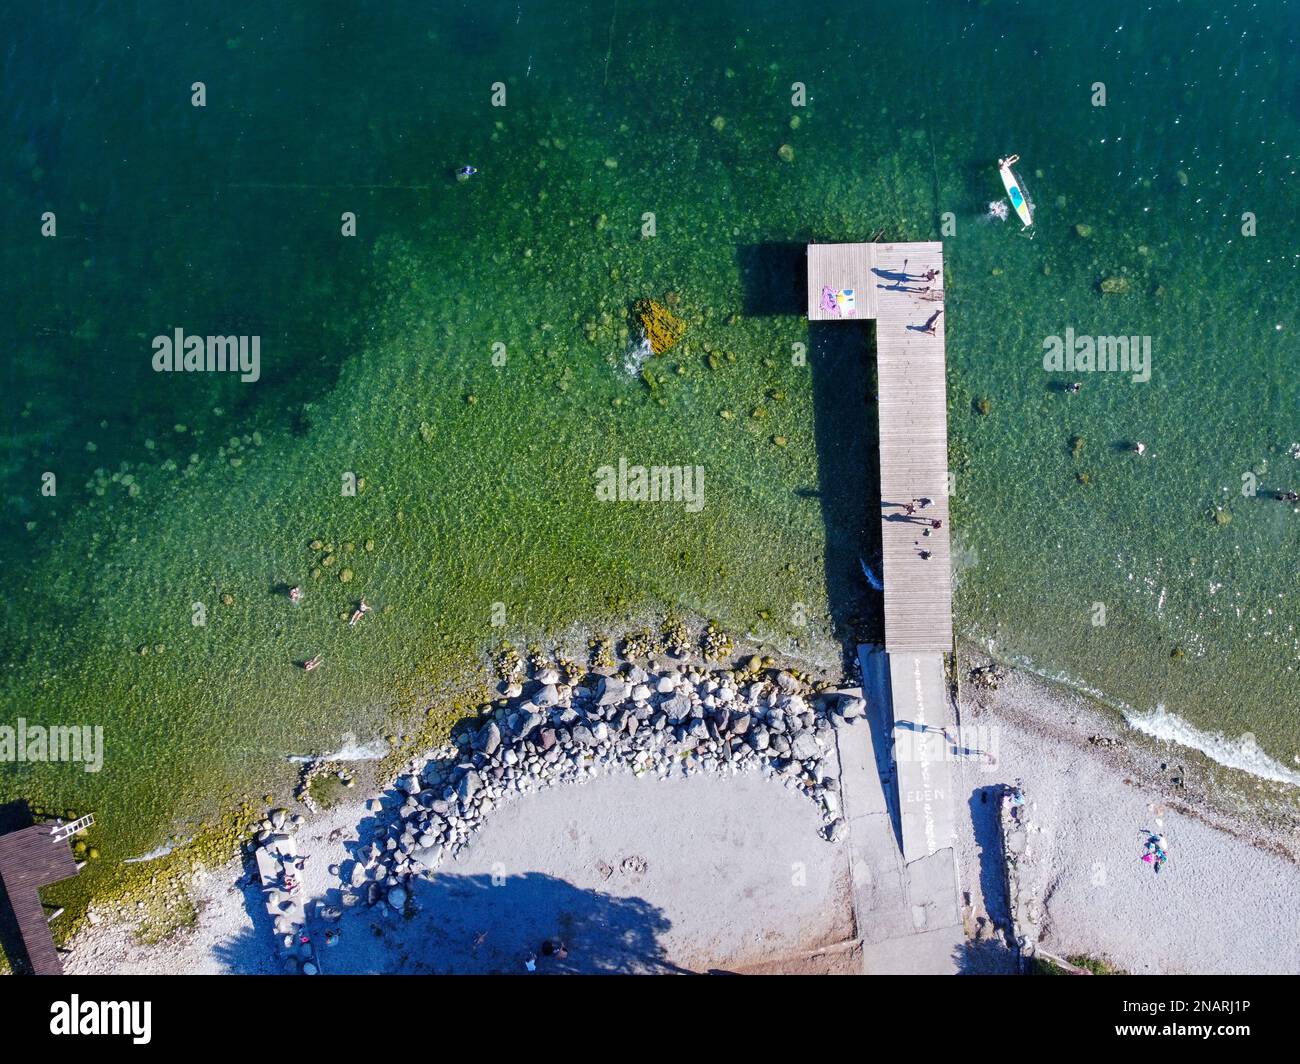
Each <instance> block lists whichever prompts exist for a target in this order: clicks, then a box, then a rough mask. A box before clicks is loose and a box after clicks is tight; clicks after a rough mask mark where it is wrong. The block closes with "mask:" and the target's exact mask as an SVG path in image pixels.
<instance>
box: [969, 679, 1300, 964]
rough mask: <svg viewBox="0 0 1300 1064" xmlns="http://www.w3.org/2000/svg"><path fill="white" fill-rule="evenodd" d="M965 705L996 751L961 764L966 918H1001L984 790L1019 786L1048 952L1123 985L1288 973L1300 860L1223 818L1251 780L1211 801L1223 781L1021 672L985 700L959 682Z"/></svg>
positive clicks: (1194, 758) (1299, 937)
mask: <svg viewBox="0 0 1300 1064" xmlns="http://www.w3.org/2000/svg"><path fill="white" fill-rule="evenodd" d="M962 702H963V706H962V709H963V717H962V723H963V727H970V726H972V725H974V726H976V727H977V728H979V729H981V734H984V732H983V729H989V730H988V732H987V734H988V735H991V736H993V737H994V738H995V742H996V745H997V747H998V750H997V754H998V763H997V765H996V767H994V768H990V766H981V765H975V764H971V763H966V764H965V765H964V766H963V768H964V771H963V773H962V778H963V780H964V784H963V786H964V793H966V794H968V795H969V800H968V801H967V802H966V804H965V814H966V824H965V827H964V828H959V835H960V836H964V840H965V841H964V843H963V855H962V862H961V863H962V866H963V868H964V869H965V870H966V871H965V880H966V881H965V882H964V883H963V888H964V889H965V890H967V891H969V892H970V894H971V901H972V907H973V912H974V915H976V916H990V915H991V916H992V917H994V918H995V920H997V921H1001V920H1003V919H1004V918H1005V901H1004V899H1003V897H1002V894H1003V891H1002V886H1001V882H1000V878H999V876H1000V866H998V865H997V862H996V861H994V860H992V859H991V858H992V857H993V856H994V855H996V854H997V852H998V850H997V847H998V835H997V829H996V817H997V803H996V797H995V794H994V792H993V790H992V787H993V785H996V784H1000V783H1004V782H1011V781H1013V780H1015V779H1020V780H1022V781H1023V784H1024V788H1025V792H1026V795H1027V797H1028V801H1029V803H1030V819H1031V821H1032V822H1033V823H1034V824H1036V825H1037V827H1038V829H1039V830H1037V831H1035V832H1033V833H1032V835H1031V838H1030V846H1031V847H1032V848H1033V849H1034V850H1035V851H1036V853H1035V856H1036V859H1037V862H1038V866H1039V876H1040V878H1041V883H1040V887H1041V894H1040V897H1041V898H1042V900H1043V908H1044V914H1045V916H1044V919H1043V921H1042V923H1043V927H1044V934H1043V937H1042V944H1043V946H1044V947H1045V948H1046V949H1048V950H1050V951H1051V952H1053V953H1056V954H1058V955H1063V956H1065V955H1074V954H1088V955H1091V956H1094V957H1101V958H1105V959H1106V960H1108V961H1109V962H1110V963H1112V964H1113V965H1114V966H1116V967H1118V968H1121V969H1123V970H1125V971H1129V972H1133V973H1135V974H1139V973H1253V972H1269V973H1296V972H1300V933H1297V930H1296V927H1297V925H1296V912H1297V907H1298V906H1300V865H1297V863H1296V861H1295V859H1294V856H1293V855H1290V854H1288V853H1287V852H1286V845H1287V844H1288V843H1289V844H1291V845H1294V843H1295V841H1296V839H1295V838H1294V836H1292V837H1290V838H1286V837H1284V836H1282V835H1281V834H1279V833H1277V832H1276V831H1272V830H1269V831H1261V830H1260V829H1259V828H1258V827H1257V824H1256V823H1255V822H1252V820H1251V818H1250V816H1249V814H1248V812H1247V811H1246V810H1244V809H1240V808H1234V807H1235V806H1236V805H1237V799H1236V797H1235V795H1236V794H1239V793H1240V792H1241V791H1244V790H1249V789H1251V786H1252V785H1251V784H1250V782H1249V781H1242V780H1237V781H1236V784H1237V787H1236V789H1235V790H1234V792H1233V795H1232V796H1228V795H1226V794H1224V793H1219V794H1217V795H1216V794H1215V793H1213V790H1214V788H1215V786H1216V781H1219V780H1222V779H1223V774H1222V773H1221V772H1219V771H1217V770H1216V769H1215V767H1214V766H1212V765H1211V764H1209V763H1207V762H1206V761H1205V760H1204V759H1201V758H1200V757H1199V755H1196V754H1194V753H1193V752H1191V751H1188V750H1186V749H1185V748H1181V747H1175V746H1172V745H1171V744H1161V743H1156V742H1153V741H1151V740H1149V739H1147V738H1145V737H1143V736H1141V735H1139V734H1137V733H1136V732H1134V731H1133V730H1132V729H1130V728H1127V727H1126V726H1125V725H1124V724H1123V723H1122V722H1120V721H1119V720H1117V719H1116V718H1115V717H1113V716H1111V715H1109V714H1107V713H1105V712H1101V711H1099V710H1098V709H1097V708H1096V707H1095V706H1094V705H1092V704H1091V703H1090V702H1089V701H1088V700H1087V699H1084V698H1082V697H1077V696H1074V695H1072V694H1070V693H1069V692H1064V691H1062V690H1060V689H1059V688H1057V687H1054V686H1049V685H1048V684H1046V683H1044V682H1042V681H1040V680H1038V679H1036V678H1034V677H1031V676H1027V675H1025V674H1023V673H1015V672H1010V673H1008V674H1007V676H1006V678H1005V679H1004V680H1003V682H1002V683H1001V684H1000V685H999V687H998V689H997V690H996V691H987V690H980V689H978V688H975V687H974V686H972V685H967V686H966V687H965V688H964V689H963V699H962ZM1097 737H1100V739H1101V742H1100V744H1099V743H1097V742H1095V741H1091V740H1094V739H1095V738H1097ZM1107 740H1111V741H1113V743H1114V745H1110V744H1108V742H1107ZM1177 780H1182V783H1181V784H1179V783H1176V782H1175V781H1177ZM986 788H988V789H986ZM1224 798H1229V800H1227V801H1224V800H1222V799H1224ZM1144 829H1148V830H1159V831H1161V832H1163V833H1164V834H1165V836H1166V838H1167V839H1168V843H1169V862H1168V863H1167V864H1166V865H1165V867H1164V869H1163V871H1162V872H1161V873H1160V874H1159V875H1158V876H1157V875H1155V874H1153V872H1152V870H1151V866H1149V865H1147V864H1144V863H1143V862H1142V861H1141V860H1140V856H1141V853H1142V843H1143V840H1144V837H1145V836H1144V835H1143V830H1144Z"/></svg>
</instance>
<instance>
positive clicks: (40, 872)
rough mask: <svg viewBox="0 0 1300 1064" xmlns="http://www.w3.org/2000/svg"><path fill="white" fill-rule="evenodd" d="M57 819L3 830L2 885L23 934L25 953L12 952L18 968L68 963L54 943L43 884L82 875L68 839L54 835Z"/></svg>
mask: <svg viewBox="0 0 1300 1064" xmlns="http://www.w3.org/2000/svg"><path fill="white" fill-rule="evenodd" d="M52 827H53V825H52V824H34V825H32V826H31V827H28V828H22V829H20V830H18V831H11V832H9V833H8V834H7V835H0V885H2V886H3V888H4V893H5V896H6V898H7V899H8V904H9V909H10V911H11V912H12V914H13V922H14V923H15V924H16V925H17V931H18V934H19V936H20V937H21V939H22V943H21V945H22V949H23V951H24V952H25V953H26V957H25V958H15V957H12V956H11V957H10V960H11V961H13V962H14V966H15V970H16V971H23V970H24V966H23V963H22V962H23V960H25V961H26V962H27V963H26V968H25V970H26V971H28V972H30V973H32V974H34V975H62V974H63V963H62V962H61V961H60V960H59V954H58V951H57V950H56V949H55V948H54V939H53V937H52V936H51V935H50V924H49V921H48V920H47V919H46V917H45V909H44V907H43V906H42V905H41V896H40V888H41V887H44V886H47V885H48V884H50V883H57V882H58V881H59V880H61V879H68V878H69V877H71V876H75V875H76V874H77V862H76V861H75V860H74V859H73V856H72V849H71V847H69V845H68V843H67V841H66V840H58V841H56V840H55V839H53V838H51V836H50V830H51V829H52Z"/></svg>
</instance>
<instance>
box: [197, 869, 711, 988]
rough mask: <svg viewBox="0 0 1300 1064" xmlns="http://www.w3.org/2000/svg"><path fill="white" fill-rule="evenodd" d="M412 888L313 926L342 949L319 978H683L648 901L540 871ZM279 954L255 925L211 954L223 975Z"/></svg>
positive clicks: (445, 876) (438, 878)
mask: <svg viewBox="0 0 1300 1064" xmlns="http://www.w3.org/2000/svg"><path fill="white" fill-rule="evenodd" d="M407 888H408V891H409V900H408V902H407V904H406V906H405V908H404V910H403V911H401V912H398V911H397V910H396V909H394V908H392V907H391V906H390V905H389V904H388V903H387V901H385V900H383V898H382V897H381V898H380V899H379V900H377V901H376V902H375V903H374V904H373V905H368V904H367V903H366V902H365V901H364V900H361V901H359V902H358V903H357V904H355V905H352V906H348V907H344V908H343V915H342V917H340V918H339V919H336V920H331V921H321V920H319V919H313V920H311V921H310V922H309V924H308V933H309V934H311V936H312V938H313V940H314V941H316V942H317V943H318V944H320V943H322V942H323V937H324V932H325V930H326V929H327V927H329V928H337V929H338V930H339V932H340V934H339V938H338V942H337V945H335V946H332V947H328V948H323V949H321V950H320V951H319V957H320V965H321V970H322V973H323V974H325V975H349V974H350V975H358V974H384V973H388V974H399V973H400V974H442V975H470V974H476V975H511V974H518V975H526V974H529V973H528V969H527V967H526V962H527V961H528V960H530V959H532V960H533V961H534V963H535V967H536V974H539V975H622V974H667V973H684V969H681V968H679V967H677V966H676V965H674V964H672V963H671V962H669V961H668V959H667V956H666V951H665V949H664V946H663V944H662V942H661V938H662V936H663V934H664V933H665V932H667V931H668V930H669V928H670V927H671V926H672V925H671V922H670V921H669V920H668V918H667V917H666V916H665V915H664V913H663V911H662V910H661V909H659V908H658V907H657V906H655V905H652V904H651V903H650V902H648V901H646V900H645V899H643V898H637V897H619V896H617V895H613V894H606V893H603V892H601V891H597V890H584V889H582V888H579V887H575V886H574V885H573V884H571V883H568V882H566V881H564V880H562V879H558V878H556V877H554V876H549V875H545V874H543V873H540V872H528V873H524V874H522V875H516V876H492V875H473V876H464V875H455V874H452V873H438V874H435V875H434V876H432V877H431V878H429V879H417V880H414V881H412V882H410V883H409V884H408V885H407ZM331 893H332V892H331ZM360 893H361V894H362V895H363V897H364V894H365V888H362V889H361V891H360ZM324 901H325V903H326V904H336V902H335V901H334V899H331V898H326V899H324ZM313 908H315V906H313ZM261 923H262V924H263V925H264V924H265V923H266V921H265V913H264V912H263V921H262V922H261ZM548 941H549V942H551V943H562V944H563V947H564V956H562V957H561V956H558V955H550V956H547V955H546V953H545V952H544V950H543V944H544V943H546V942H548ZM274 946H275V943H274V939H273V937H272V935H271V932H270V929H269V927H268V926H261V925H259V923H258V921H257V920H256V917H255V920H254V926H253V927H246V928H245V929H243V930H242V931H241V932H240V933H239V934H238V935H237V936H235V937H234V938H232V939H230V940H228V941H227V942H225V943H222V944H221V945H220V946H218V947H217V948H216V950H215V951H214V954H215V957H216V959H217V960H218V962H219V963H220V965H221V967H222V970H224V971H229V972H235V973H252V972H264V971H267V970H272V971H275V970H279V969H278V967H277V966H276V963H275V962H274V961H268V960H266V958H268V957H270V956H271V955H272V954H273V952H274ZM268 964H269V965H270V967H269V969H268ZM687 974H688V973H687Z"/></svg>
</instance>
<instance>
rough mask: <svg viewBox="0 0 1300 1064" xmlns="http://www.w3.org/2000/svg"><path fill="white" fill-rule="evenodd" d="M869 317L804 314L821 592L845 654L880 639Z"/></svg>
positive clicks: (853, 653)
mask: <svg viewBox="0 0 1300 1064" xmlns="http://www.w3.org/2000/svg"><path fill="white" fill-rule="evenodd" d="M875 335H876V326H875V322H874V321H870V320H868V321H864V322H810V323H809V326H808V361H809V366H810V367H811V370H812V384H813V418H814V422H815V424H814V435H815V438H816V441H817V481H818V497H819V499H820V502H821V508H822V521H823V524H824V525H825V529H826V559H825V577H826V594H827V599H828V604H829V607H830V612H831V622H832V624H833V626H834V631H835V636H836V638H837V639H838V640H839V642H840V644H841V646H842V647H843V649H844V656H845V660H846V662H851V661H852V660H853V659H854V658H855V656H856V654H857V648H858V645H859V644H860V643H882V642H883V641H884V613H883V601H882V599H881V596H880V592H878V591H873V590H872V589H871V587H870V586H869V585H868V584H867V581H866V577H865V576H864V574H863V572H862V563H863V562H866V564H867V565H869V566H871V567H872V570H873V571H874V572H875V573H876V574H877V575H880V550H881V535H880V523H879V521H877V520H875V515H876V513H877V502H876V500H878V499H879V498H880V447H879V435H878V433H879V430H878V423H877V421H878V415H877V412H876V404H875V377H876V370H875Z"/></svg>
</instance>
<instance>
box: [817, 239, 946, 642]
mask: <svg viewBox="0 0 1300 1064" xmlns="http://www.w3.org/2000/svg"><path fill="white" fill-rule="evenodd" d="M943 269H944V267H943V245H942V244H940V243H937V242H933V243H908V244H809V245H808V319H809V320H810V321H857V320H863V319H869V318H874V319H875V321H876V366H877V378H878V393H879V404H878V405H879V412H880V520H881V538H882V540H883V547H884V551H883V563H882V566H883V569H884V573H883V575H882V579H883V582H884V585H885V648H886V650H888V651H889V652H890V653H895V652H911V653H927V652H938V653H947V652H948V651H950V650H951V649H952V554H951V546H950V543H951V541H950V539H949V533H950V529H949V518H948V399H947V362H946V359H945V357H944V327H945V322H944V314H943V306H944V304H943V284H944V275H943ZM930 271H933V275H932V276H930ZM846 289H847V290H851V291H852V292H853V293H854V306H853V310H852V313H851V314H846V313H845V311H844V310H843V309H842V308H843V306H844V303H843V301H841V302H840V304H839V305H838V306H837V308H836V309H830V308H829V303H830V302H833V297H832V299H830V300H828V299H827V298H826V294H827V292H828V291H829V292H830V293H837V292H843V291H844V290H846ZM927 327H930V328H932V330H933V331H930V330H929V329H928V328H927ZM923 503H924V505H923ZM909 504H911V505H913V506H914V507H915V512H914V513H911V514H909V513H908V512H907V508H908V505H909ZM935 522H938V527H937V528H936V527H935V526H934V523H935Z"/></svg>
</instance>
